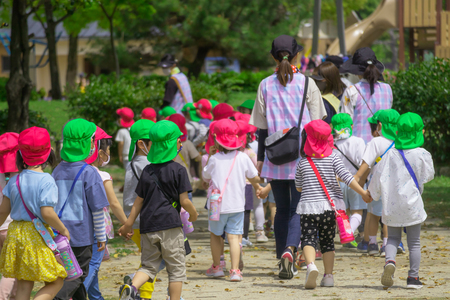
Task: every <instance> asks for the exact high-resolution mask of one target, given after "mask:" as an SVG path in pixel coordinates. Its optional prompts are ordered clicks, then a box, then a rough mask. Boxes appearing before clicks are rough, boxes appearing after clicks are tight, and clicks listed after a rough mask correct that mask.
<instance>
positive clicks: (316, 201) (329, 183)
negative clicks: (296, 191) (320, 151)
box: [295, 153, 353, 215]
mask: <svg viewBox="0 0 450 300" xmlns="http://www.w3.org/2000/svg"><path fill="white" fill-rule="evenodd" d="M312 161H313V162H314V164H315V165H316V167H317V170H318V171H319V173H320V176H321V177H322V180H323V182H324V183H325V186H326V188H327V190H328V194H329V195H330V197H331V199H333V201H334V204H335V205H336V209H337V210H340V209H344V210H345V204H344V199H343V195H342V191H341V188H340V186H339V182H338V181H337V180H336V176H337V177H339V178H340V179H341V180H342V181H343V182H345V184H347V185H349V184H350V183H351V182H352V181H353V176H352V174H351V173H350V172H349V171H348V170H347V169H346V168H345V166H344V164H343V163H342V160H341V159H340V158H339V156H337V155H336V154H335V153H332V154H331V155H330V156H328V157H325V158H312ZM295 186H296V187H297V188H301V189H302V196H301V198H300V202H299V203H298V206H297V214H302V215H307V214H322V213H324V212H325V211H329V210H333V209H332V208H331V204H330V202H329V200H328V197H327V195H326V194H325V192H324V190H323V189H322V186H321V185H320V182H319V180H318V179H317V177H316V174H315V173H314V171H313V169H312V168H311V165H310V164H309V162H308V160H307V159H304V158H302V159H301V160H300V162H299V163H298V165H297V171H296V173H295Z"/></svg>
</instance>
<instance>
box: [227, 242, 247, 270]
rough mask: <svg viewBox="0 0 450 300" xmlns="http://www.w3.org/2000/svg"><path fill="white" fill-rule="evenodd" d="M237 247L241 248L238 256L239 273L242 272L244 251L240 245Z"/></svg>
mask: <svg viewBox="0 0 450 300" xmlns="http://www.w3.org/2000/svg"><path fill="white" fill-rule="evenodd" d="M239 246H240V247H241V252H240V255H239V271H241V272H242V271H243V270H244V250H242V244H239ZM230 272H231V270H230Z"/></svg>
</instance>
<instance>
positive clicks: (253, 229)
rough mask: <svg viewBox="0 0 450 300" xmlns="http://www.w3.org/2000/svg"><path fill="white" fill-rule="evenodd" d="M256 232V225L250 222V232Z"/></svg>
mask: <svg viewBox="0 0 450 300" xmlns="http://www.w3.org/2000/svg"><path fill="white" fill-rule="evenodd" d="M253 231H255V225H253V222H250V225H249V226H248V232H253Z"/></svg>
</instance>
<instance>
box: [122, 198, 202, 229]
mask: <svg viewBox="0 0 450 300" xmlns="http://www.w3.org/2000/svg"><path fill="white" fill-rule="evenodd" d="M180 204H181V207H182V208H184V209H185V210H186V211H187V212H188V213H189V222H195V221H197V217H198V212H197V210H196V209H195V206H194V204H192V202H191V200H189V197H188V193H187V192H184V193H183V194H180ZM130 216H131V215H130Z"/></svg>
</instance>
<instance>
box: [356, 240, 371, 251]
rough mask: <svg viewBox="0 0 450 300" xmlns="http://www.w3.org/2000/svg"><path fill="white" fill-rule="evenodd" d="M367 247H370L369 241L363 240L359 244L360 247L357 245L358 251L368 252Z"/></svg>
mask: <svg viewBox="0 0 450 300" xmlns="http://www.w3.org/2000/svg"><path fill="white" fill-rule="evenodd" d="M367 248H369V242H366V241H364V240H363V241H361V243H359V244H358V247H356V251H358V252H360V253H366V252H367Z"/></svg>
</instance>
